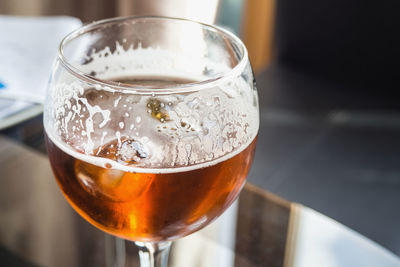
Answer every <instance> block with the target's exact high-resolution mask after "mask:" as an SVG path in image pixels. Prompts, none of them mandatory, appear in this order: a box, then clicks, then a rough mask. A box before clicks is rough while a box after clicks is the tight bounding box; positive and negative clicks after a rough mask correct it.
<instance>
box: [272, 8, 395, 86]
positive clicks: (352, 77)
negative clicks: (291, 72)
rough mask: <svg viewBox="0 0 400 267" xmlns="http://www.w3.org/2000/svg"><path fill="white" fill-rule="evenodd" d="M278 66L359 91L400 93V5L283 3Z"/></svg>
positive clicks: (279, 19)
mask: <svg viewBox="0 0 400 267" xmlns="http://www.w3.org/2000/svg"><path fill="white" fill-rule="evenodd" d="M276 19H277V20H276V49H277V62H278V64H281V65H283V66H286V67H290V68H293V69H296V70H297V71H300V72H304V73H310V74H313V75H317V76H319V77H321V78H322V79H326V80H329V81H333V82H337V83H340V84H346V85H350V87H352V88H353V90H369V91H375V90H379V92H381V93H385V94H387V93H389V94H394V93H395V92H396V91H397V90H400V86H399V85H400V82H399V80H400V75H399V71H400V67H399V66H400V56H399V50H400V43H399V41H398V39H399V37H398V36H399V35H400V1H395V0H390V1H388V0H383V1H378V0H375V1H370V0H367V1H361V0H322V1H316V0H314V1H311V0H302V1H294V0H292V1H290V0H277V16H276Z"/></svg>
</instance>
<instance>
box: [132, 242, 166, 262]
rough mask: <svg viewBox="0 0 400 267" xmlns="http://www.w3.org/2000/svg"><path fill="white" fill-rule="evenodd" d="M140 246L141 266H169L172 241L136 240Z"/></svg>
mask: <svg viewBox="0 0 400 267" xmlns="http://www.w3.org/2000/svg"><path fill="white" fill-rule="evenodd" d="M135 244H136V246H137V247H138V248H139V258H140V267H167V266H168V255H169V250H170V248H171V242H170V241H163V242H157V243H152V242H135Z"/></svg>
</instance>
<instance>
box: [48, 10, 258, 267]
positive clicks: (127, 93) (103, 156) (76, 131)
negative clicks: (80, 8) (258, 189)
mask: <svg viewBox="0 0 400 267" xmlns="http://www.w3.org/2000/svg"><path fill="white" fill-rule="evenodd" d="M44 127H45V132H46V144H47V150H48V154H49V159H50V163H51V166H52V169H53V172H54V175H55V177H56V179H57V182H58V184H59V186H60V188H61V190H62V192H63V194H64V196H65V197H66V199H67V200H68V202H69V203H70V204H71V206H72V207H73V208H74V209H75V210H76V211H77V212H78V213H79V214H80V215H81V216H82V217H83V218H85V219H86V220H87V221H88V222H90V223H91V224H93V225H94V226H96V227H97V228H99V229H101V230H102V231H104V232H107V233H109V234H112V235H114V236H118V237H120V238H123V239H126V240H130V241H134V242H135V244H136V245H137V246H138V247H139V254H140V262H141V266H142V267H147V266H163V267H165V266H166V265H167V261H168V252H169V248H170V244H171V241H173V240H176V239H178V238H181V237H183V236H186V235H188V234H190V233H193V232H195V231H198V230H199V229H201V228H203V227H204V226H206V225H207V224H209V223H210V222H211V221H213V220H214V219H216V218H217V217H218V216H219V215H221V214H222V213H223V212H224V210H226V209H227V208H228V207H229V206H230V205H231V204H232V202H233V201H234V200H235V199H236V198H237V196H238V194H239V192H240V190H241V188H242V187H243V185H244V183H245V179H246V175H247V173H248V171H249V169H250V165H251V162H252V158H253V155H254V150H255V144H256V139H257V133H258V127H259V112H258V100H257V91H256V88H255V85H254V76H253V73H252V70H251V66H250V64H249V60H248V56H247V51H246V48H245V46H244V45H243V43H242V42H241V41H240V40H239V39H238V38H237V37H236V36H234V35H233V34H232V33H230V32H228V31H226V30H224V29H221V28H219V27H216V26H211V25H206V24H202V23H199V22H194V21H189V20H184V19H177V18H166V17H125V18H112V19H107V20H102V21H99V22H94V23H91V24H88V25H85V26H83V27H81V28H80V29H77V30H76V31H74V32H72V33H70V34H69V35H68V36H66V37H65V38H64V40H63V41H62V43H61V45H60V48H59V54H58V59H57V61H56V63H55V66H54V69H53V73H52V75H51V79H50V82H49V86H48V90H47V96H46V104H45V109H44Z"/></svg>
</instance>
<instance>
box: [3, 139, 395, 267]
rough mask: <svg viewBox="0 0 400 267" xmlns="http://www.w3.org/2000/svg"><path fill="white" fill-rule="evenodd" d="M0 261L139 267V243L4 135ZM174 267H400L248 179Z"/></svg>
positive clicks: (180, 251)
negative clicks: (90, 212)
mask: <svg viewBox="0 0 400 267" xmlns="http://www.w3.org/2000/svg"><path fill="white" fill-rule="evenodd" d="M0 169H1V176H0V265H1V266H60V267H62V266H139V259H138V256H137V250H136V248H135V246H134V245H133V244H131V243H129V242H125V241H123V240H120V239H116V238H114V237H112V236H109V235H107V234H104V233H103V232H101V231H100V230H98V229H96V228H95V227H93V226H91V225H90V224H89V223H87V222H86V221H84V220H83V219H82V218H81V217H80V216H79V215H78V214H77V213H75V212H74V211H73V210H72V208H71V207H70V206H69V205H68V204H67V202H66V200H65V199H64V198H63V196H62V194H61V192H60V190H59V189H58V186H57V185H56V182H55V179H53V175H52V172H51V170H50V166H49V163H48V160H47V157H46V156H45V155H44V154H43V153H40V152H38V151H37V150H35V149H32V148H29V147H27V146H25V145H23V144H21V142H18V141H15V140H12V139H10V138H9V137H6V136H4V135H0ZM169 261H170V265H169V266H171V267H187V266H195V267H205V266H218V267H233V266H240V267H247V266H252V267H253V266H254V267H255V266H271V267H274V266H277V267H281V266H284V267H292V266H308V267H313V266H400V260H399V258H397V257H396V256H394V255H393V254H392V253H390V252H389V251H387V250H385V249H384V248H382V247H380V246H379V245H377V244H375V243H373V242H372V241H370V240H368V239H366V238H365V237H363V236H361V235H360V234H358V233H356V232H354V231H352V230H351V229H349V228H346V227H345V226H343V225H341V224H339V223H337V222H335V221H333V220H332V219H330V218H328V217H325V216H324V215H321V214H319V213H317V212H315V211H313V210H311V209H308V208H306V207H303V206H302V205H300V204H297V203H290V202H288V201H286V200H283V199H281V198H279V197H277V196H275V195H273V194H270V193H268V192H266V191H264V190H262V189H260V188H258V187H256V186H254V185H251V184H249V183H248V184H247V185H246V186H245V187H244V189H243V191H242V193H241V194H240V197H239V199H238V200H237V201H236V202H235V203H234V205H232V207H230V208H229V209H228V210H227V211H226V212H225V213H224V214H223V215H222V216H221V217H220V218H218V219H217V220H216V221H215V222H213V223H212V224H210V225H209V226H207V227H206V228H204V229H203V230H201V231H199V232H197V233H195V234H192V235H190V236H188V237H185V238H183V239H181V240H179V241H177V242H175V243H174V244H173V247H172V250H171V255H170V259H169Z"/></svg>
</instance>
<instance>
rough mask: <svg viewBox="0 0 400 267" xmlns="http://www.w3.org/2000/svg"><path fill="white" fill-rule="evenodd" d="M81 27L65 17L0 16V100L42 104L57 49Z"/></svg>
mask: <svg viewBox="0 0 400 267" xmlns="http://www.w3.org/2000/svg"><path fill="white" fill-rule="evenodd" d="M81 24H82V23H81V21H80V20H79V19H77V18H73V17H64V16H62V17H16V16H0V98H11V99H16V100H23V101H25V102H34V103H43V102H44V99H45V93H46V86H47V83H48V80H49V77H50V74H51V69H52V66H53V63H54V60H55V58H56V56H57V52H58V46H59V44H60V42H61V40H62V38H63V37H64V36H65V35H67V34H68V33H69V32H71V31H72V30H74V29H76V28H78V27H79V26H80V25H81ZM1 117H2V116H1V110H0V118H1Z"/></svg>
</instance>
